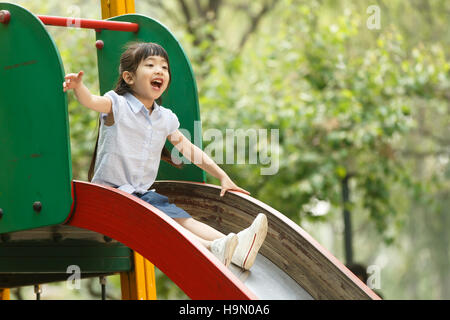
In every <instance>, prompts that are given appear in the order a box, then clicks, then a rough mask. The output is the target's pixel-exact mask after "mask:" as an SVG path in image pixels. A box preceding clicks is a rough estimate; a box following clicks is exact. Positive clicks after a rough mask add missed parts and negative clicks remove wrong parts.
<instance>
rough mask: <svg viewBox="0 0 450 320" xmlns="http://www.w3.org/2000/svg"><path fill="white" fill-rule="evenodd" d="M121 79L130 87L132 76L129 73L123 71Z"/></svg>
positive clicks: (132, 80) (132, 81)
mask: <svg viewBox="0 0 450 320" xmlns="http://www.w3.org/2000/svg"><path fill="white" fill-rule="evenodd" d="M122 78H123V80H124V81H125V82H126V83H127V84H128V85H132V84H133V83H134V78H133V75H132V74H131V72H129V71H124V72H123V73H122Z"/></svg>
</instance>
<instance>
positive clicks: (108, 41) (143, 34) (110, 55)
mask: <svg viewBox="0 0 450 320" xmlns="http://www.w3.org/2000/svg"><path fill="white" fill-rule="evenodd" d="M108 20H112V21H126V22H134V23H138V24H139V31H138V32H137V33H132V32H121V31H109V30H102V31H101V32H97V40H102V41H103V42H104V44H105V45H104V47H103V49H101V50H97V56H98V67H99V78H100V92H101V94H104V93H106V92H108V91H109V90H112V89H114V87H115V84H116V82H117V79H118V77H119V73H118V70H119V60H120V55H121V54H122V52H123V50H124V49H123V47H124V45H125V44H126V43H127V42H129V41H137V40H138V41H146V42H156V43H158V44H160V45H161V46H162V47H163V48H164V49H165V50H166V51H167V53H168V55H169V60H170V69H171V74H172V81H171V84H170V87H169V89H168V90H166V92H165V93H164V94H163V96H162V101H163V103H162V105H163V106H164V107H166V108H169V109H171V110H172V111H173V112H174V113H175V114H176V115H177V116H178V119H179V120H180V129H185V130H188V131H189V132H190V135H191V141H192V142H193V143H194V144H196V145H197V146H198V147H200V148H202V141H201V124H200V112H199V104H198V96H197V85H196V82H195V77H194V74H193V71H192V68H191V64H190V62H189V60H188V58H187V56H186V54H185V53H184V50H183V48H182V47H181V45H180V43H179V42H178V41H177V40H176V39H175V37H174V36H173V35H172V34H171V32H170V31H169V30H168V29H167V28H166V27H165V26H164V25H162V24H161V23H159V22H157V21H155V20H153V19H151V18H149V17H146V16H143V15H137V14H126V15H122V16H118V17H114V18H111V19H108ZM194 121H198V123H197V127H198V128H197V129H196V130H197V131H198V134H197V136H198V137H199V138H197V140H199V141H194ZM166 146H167V147H168V149H169V150H172V144H171V143H170V142H166ZM157 179H158V180H166V179H168V180H186V181H198V182H204V181H206V176H205V173H204V172H203V170H201V169H200V168H198V167H197V166H195V165H194V164H189V165H185V166H184V167H183V168H182V169H177V168H175V167H173V166H171V165H169V164H167V163H166V162H164V161H161V166H160V169H159V173H158V176H157Z"/></svg>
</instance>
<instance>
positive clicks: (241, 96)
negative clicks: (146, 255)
mask: <svg viewBox="0 0 450 320" xmlns="http://www.w3.org/2000/svg"><path fill="white" fill-rule="evenodd" d="M12 2H13V3H17V4H20V5H22V6H24V7H25V8H27V9H29V10H30V11H32V12H34V13H36V14H46V15H58V16H75V17H77V16H80V17H84V18H92V19H100V18H101V10H100V2H99V1H87V0H84V1H82V0H78V1H77V0H71V1H70V2H69V3H67V2H60V1H57V0H50V1H31V0H22V1H12ZM370 5H377V6H378V7H379V8H380V17H381V21H380V22H381V24H380V28H379V29H369V28H368V27H367V21H368V19H370V16H371V14H370V13H368V12H367V8H368V7H369V6H370ZM136 12H138V13H141V14H145V15H148V16H150V17H152V18H155V19H157V20H159V21H161V22H162V23H163V24H164V25H166V26H167V27H168V28H169V29H170V30H171V31H172V32H173V33H174V34H175V36H176V37H177V38H178V40H179V41H180V43H181V44H182V46H183V47H184V49H185V51H186V53H187V55H188V57H189V58H190V59H191V63H192V66H193V69H194V72H195V74H196V80H197V86H198V89H199V98H200V107H201V117H202V126H203V130H205V129H209V128H217V129H219V130H221V131H222V132H224V133H225V130H226V129H227V128H232V129H238V128H242V129H244V130H245V129H258V128H266V129H279V132H280V145H279V148H278V149H276V151H275V153H274V154H272V156H277V157H278V158H279V171H278V172H277V174H276V175H269V176H263V175H261V174H260V169H261V164H258V165H253V164H248V162H247V163H246V164H245V165H237V164H235V165H229V164H223V165H221V167H222V168H224V170H225V171H226V172H227V173H228V174H229V175H230V177H231V178H232V179H233V180H234V181H235V182H236V183H237V184H238V185H240V186H241V187H243V188H245V189H247V190H249V191H250V192H251V193H252V196H253V197H255V198H257V199H259V200H261V201H263V202H265V203H267V204H269V205H271V206H272V207H274V208H275V209H277V210H279V211H280V212H283V213H284V214H286V215H287V216H288V217H289V218H290V219H292V220H294V221H295V222H297V223H298V224H300V225H301V226H302V228H304V229H305V230H306V231H307V232H309V233H310V234H311V235H312V236H313V237H315V238H316V239H317V240H318V241H319V242H320V243H321V244H322V245H323V246H325V247H326V248H327V249H328V250H329V251H330V252H331V253H332V254H333V255H335V256H336V257H337V258H338V259H340V260H341V261H344V262H345V252H344V244H343V241H344V239H343V231H344V224H343V218H342V210H343V202H342V186H343V180H344V179H346V178H348V181H349V184H348V186H349V188H350V190H351V194H350V202H349V203H347V204H346V208H347V209H348V210H349V211H351V215H352V219H353V220H352V223H353V249H354V261H355V262H360V263H363V264H365V265H366V266H369V265H376V266H378V267H379V268H380V270H381V273H380V276H381V288H380V289H379V290H378V291H379V292H380V293H381V294H382V296H383V298H386V299H449V298H450V274H449V270H450V265H449V264H450V245H449V244H450V238H449V231H448V230H449V227H450V218H449V210H448V208H449V205H450V197H449V190H450V170H449V151H450V150H449V146H450V138H449V136H450V135H449V111H450V90H449V87H450V71H449V69H450V64H449V61H450V60H449V57H450V51H449V48H450V46H449V44H450V33H449V32H448V17H449V14H450V3H449V2H448V1H445V0H434V1H432V0H430V1H426V0H422V1H420V0H411V1H408V2H405V1H399V0H393V1H381V0H378V1H366V0H361V1H350V0H339V1H332V0H321V1H319V0H310V1H306V0H305V1H302V0H279V1H274V0H272V1H270V0H257V1H252V2H251V3H245V2H242V1H238V0H222V1H219V0H209V1H206V0H203V1H200V0H199V1H193V0H191V1H189V0H165V1H157V0H151V1H139V0H138V1H136ZM48 30H49V32H50V34H51V35H52V37H53V38H54V40H55V42H56V43H57V46H58V48H59V50H60V54H61V57H62V60H63V62H64V68H65V71H66V72H67V73H69V72H76V71H78V70H81V69H82V70H84V71H85V83H86V84H87V86H88V87H89V88H90V89H91V91H92V93H94V94H98V93H99V89H98V81H97V71H96V69H97V61H96V53H95V50H96V49H95V46H94V43H95V35H94V32H93V31H91V30H84V29H79V30H75V29H66V28H58V27H48ZM175 76H176V75H175ZM69 101H70V102H69V113H70V132H71V144H72V163H73V175H74V179H80V180H86V176H87V170H88V166H89V163H90V157H91V154H92V150H93V146H94V142H95V138H96V131H97V130H96V120H97V115H96V113H95V112H94V111H90V110H88V109H86V108H84V107H82V106H80V105H79V104H78V102H77V101H76V100H75V99H74V95H73V93H69ZM208 143H209V141H205V142H204V146H205V147H206V146H208ZM262 147H263V146H255V148H257V150H258V152H262V151H263V150H262V149H261V148H262ZM225 152H226V150H225ZM208 179H209V181H210V182H211V183H218V181H217V180H216V179H214V178H213V177H208ZM108 279H109V282H108V292H109V294H110V298H113V299H118V298H119V297H120V287H119V280H118V277H117V276H112V277H109V278H108ZM157 279H158V280H157V285H158V288H157V289H158V298H160V299H179V298H186V296H185V295H184V294H183V293H182V292H181V291H180V290H179V289H178V288H177V287H176V286H175V285H174V284H173V283H172V282H171V281H170V280H169V279H167V277H165V275H164V274H162V273H161V272H160V271H159V270H157ZM97 283H98V280H96V279H93V280H83V286H82V290H75V291H73V292H72V291H70V290H67V289H65V287H64V285H63V284H61V283H60V284H48V285H45V286H44V293H43V296H42V298H43V299H46V298H48V299H60V298H73V299H90V298H93V297H98V294H99V288H98V285H97ZM14 297H15V298H18V299H19V298H24V299H32V298H33V294H32V288H22V289H20V290H13V298H14Z"/></svg>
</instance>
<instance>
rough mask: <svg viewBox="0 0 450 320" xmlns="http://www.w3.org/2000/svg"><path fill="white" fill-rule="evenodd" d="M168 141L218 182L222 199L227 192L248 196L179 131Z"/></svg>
mask: <svg viewBox="0 0 450 320" xmlns="http://www.w3.org/2000/svg"><path fill="white" fill-rule="evenodd" d="M167 138H168V139H169V141H170V142H171V143H172V144H173V145H174V146H175V148H177V149H178V151H180V152H181V153H182V154H183V156H185V157H186V158H187V159H188V160H189V161H191V162H192V163H193V164H195V165H196V166H197V167H199V168H201V169H203V170H205V171H206V172H208V173H209V174H210V175H212V176H213V177H216V178H217V179H219V180H220V184H221V185H222V190H221V192H220V196H221V197H222V196H223V195H224V194H225V192H227V190H233V191H239V192H243V193H245V194H250V192H248V191H247V190H244V189H242V188H240V187H238V186H237V185H236V184H235V183H234V182H233V181H232V180H231V179H230V177H228V175H227V174H226V173H225V171H223V170H222V169H221V168H220V167H219V166H218V165H217V164H216V163H215V162H214V161H213V160H212V159H211V158H210V157H209V156H208V155H207V154H206V153H205V152H203V150H201V149H200V148H199V147H197V146H196V145H195V144H193V143H192V142H191V141H189V139H187V138H186V137H185V136H184V135H183V134H182V133H181V132H180V131H179V130H176V131H175V132H174V133H172V134H171V135H169V136H168V137H167Z"/></svg>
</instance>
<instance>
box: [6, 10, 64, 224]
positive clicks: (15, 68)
mask: <svg viewBox="0 0 450 320" xmlns="http://www.w3.org/2000/svg"><path fill="white" fill-rule="evenodd" d="M0 10H8V11H9V12H10V13H11V20H10V22H9V24H7V25H4V24H0V39H1V50H0V97H1V99H0V147H1V157H0V208H1V209H2V211H3V217H2V218H1V219H0V233H6V232H13V231H18V230H26V229H31V228H36V227H41V226H48V225H54V224H59V223H62V222H63V221H64V220H65V219H66V217H67V216H68V215H69V213H70V208H71V205H72V195H71V181H72V167H71V160H70V142H69V125H68V113H67V95H66V93H64V92H63V90H62V83H63V79H64V69H63V67H62V62H61V58H60V56H59V53H58V51H57V49H56V46H55V43H54V42H53V40H52V39H51V37H50V35H49V34H48V33H47V31H46V30H45V27H44V25H43V24H42V23H41V21H40V20H39V19H38V18H37V17H36V16H34V15H33V14H32V13H30V12H29V11H27V10H26V9H24V8H22V7H20V6H17V5H13V4H8V3H0ZM35 201H39V202H41V203H42V210H41V211H40V212H39V213H36V212H35V211H34V210H33V203H34V202H35Z"/></svg>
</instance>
